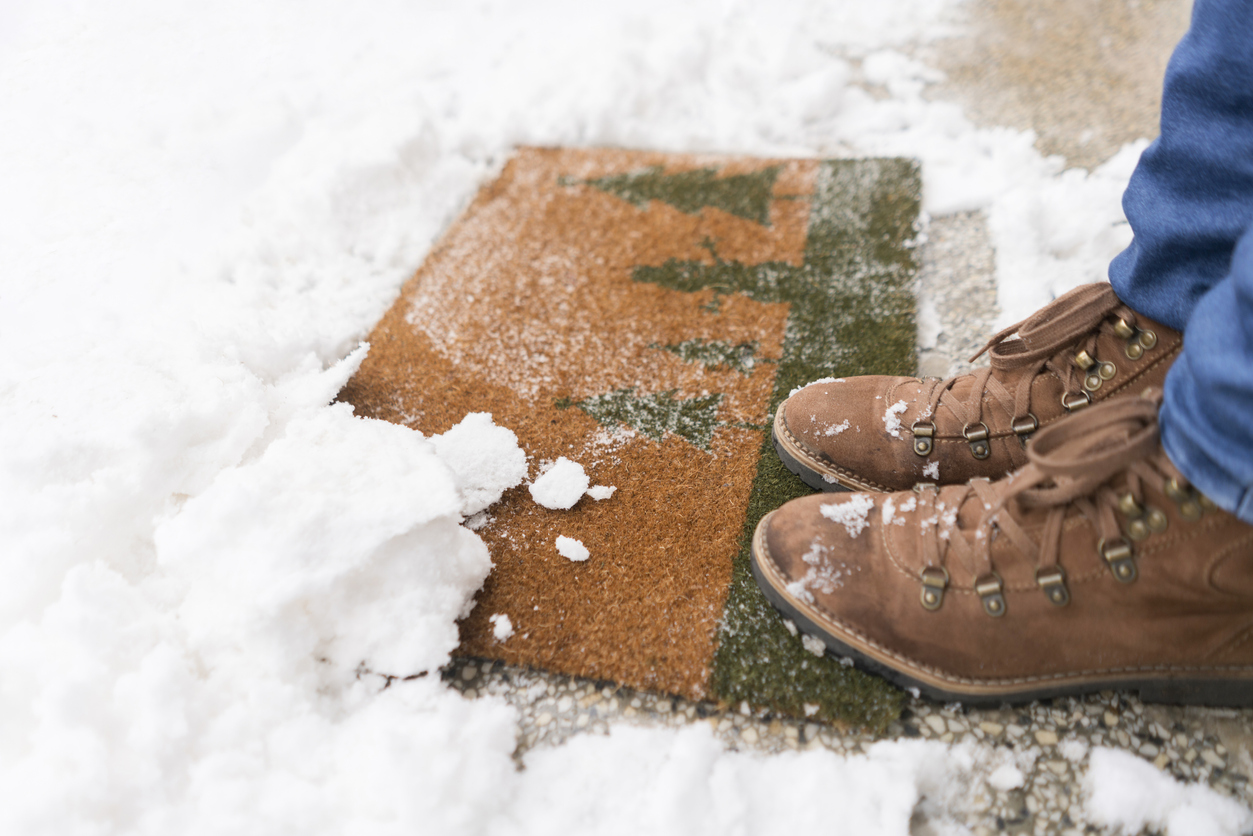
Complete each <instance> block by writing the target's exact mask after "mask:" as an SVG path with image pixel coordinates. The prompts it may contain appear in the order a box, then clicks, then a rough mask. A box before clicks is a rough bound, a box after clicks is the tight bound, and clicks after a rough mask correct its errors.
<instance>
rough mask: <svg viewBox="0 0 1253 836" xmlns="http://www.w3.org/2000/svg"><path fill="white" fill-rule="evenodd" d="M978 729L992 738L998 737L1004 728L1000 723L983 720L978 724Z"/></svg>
mask: <svg viewBox="0 0 1253 836" xmlns="http://www.w3.org/2000/svg"><path fill="white" fill-rule="evenodd" d="M979 728H981V729H983V730H984V731H985V732H987V733H988V734H990V735H993V736H995V735H998V734H1000V733H1001V732H1003V731H1005V727H1004V726H1002V725H1001V724H1000V723H993V722H991V721H988V720H984V721H983V722H982V723H980V724H979Z"/></svg>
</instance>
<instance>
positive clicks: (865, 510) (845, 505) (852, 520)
mask: <svg viewBox="0 0 1253 836" xmlns="http://www.w3.org/2000/svg"><path fill="white" fill-rule="evenodd" d="M871 508H874V500H873V499H871V497H870V495H869V494H864V493H856V494H853V495H852V496H850V497H849V498H848V499H846V500H844V501H843V502H832V503H830V504H827V505H823V506H820V507H819V509H818V510H819V513H821V514H822V516H824V517H826V518H827V519H829V520H830V521H831V522H833V523H838V524H839V525H842V526H844V530H845V531H847V532H848V536H849V537H856V536H857V535H859V534H861V533H862V531H863V530H864V529H865V528H866V526H867V525H869V522H868V521H867V519H866V515H867V514H869V513H870V509H871Z"/></svg>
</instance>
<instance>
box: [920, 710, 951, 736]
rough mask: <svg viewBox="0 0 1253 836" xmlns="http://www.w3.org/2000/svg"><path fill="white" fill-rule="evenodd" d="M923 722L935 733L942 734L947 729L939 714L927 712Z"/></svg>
mask: <svg viewBox="0 0 1253 836" xmlns="http://www.w3.org/2000/svg"><path fill="white" fill-rule="evenodd" d="M925 722H926V724H927V725H928V726H930V727H931V730H932V731H933V732H935V733H936V734H944V732H945V731H947V730H948V724H947V723H945V722H944V718H943V717H941V716H940V715H939V714H928V715H927V718H926V720H925Z"/></svg>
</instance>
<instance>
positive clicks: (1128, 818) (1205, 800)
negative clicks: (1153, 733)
mask: <svg viewBox="0 0 1253 836" xmlns="http://www.w3.org/2000/svg"><path fill="white" fill-rule="evenodd" d="M1084 790H1085V795H1086V799H1087V803H1086V804H1085V807H1086V810H1087V813H1088V816H1089V817H1090V818H1091V820H1092V821H1093V822H1094V823H1095V824H1098V825H1101V826H1104V827H1109V828H1112V829H1116V830H1117V831H1118V832H1120V833H1139V832H1141V831H1142V830H1146V829H1147V830H1153V831H1156V832H1158V833H1162V834H1164V836H1192V834H1197V836H1199V834H1202V833H1204V834H1206V835H1207V836H1236V834H1239V833H1247V832H1248V831H1249V829H1250V828H1253V811H1251V810H1249V809H1248V808H1246V807H1244V806H1243V805H1241V804H1239V803H1238V802H1236V801H1235V800H1234V799H1231V798H1226V797H1224V796H1221V795H1219V794H1218V793H1217V792H1215V791H1214V790H1212V789H1210V788H1209V787H1207V786H1205V785H1204V784H1183V783H1181V782H1179V781H1177V780H1175V779H1174V778H1173V777H1171V775H1170V774H1169V773H1166V772H1162V771H1161V770H1159V769H1158V768H1157V767H1155V766H1153V765H1152V764H1151V763H1149V762H1147V761H1145V760H1141V759H1140V758H1138V757H1136V756H1135V755H1132V754H1129V753H1127V752H1123V751H1121V750H1118V749H1105V748H1098V749H1093V750H1092V758H1091V760H1090V761H1089V765H1088V775H1087V779H1086V781H1085V784H1084Z"/></svg>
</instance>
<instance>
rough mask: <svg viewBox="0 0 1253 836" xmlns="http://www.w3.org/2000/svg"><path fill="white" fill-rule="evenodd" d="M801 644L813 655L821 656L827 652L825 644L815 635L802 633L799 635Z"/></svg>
mask: <svg viewBox="0 0 1253 836" xmlns="http://www.w3.org/2000/svg"><path fill="white" fill-rule="evenodd" d="M801 644H802V645H804V646H805V649H806V650H808V651H809V652H810V653H812V654H814V655H815V656H822V655H823V654H824V653H826V652H827V646H826V644H825V643H824V642H823V641H822V639H820V638H818V637H817V636H810V635H803V636H801Z"/></svg>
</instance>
